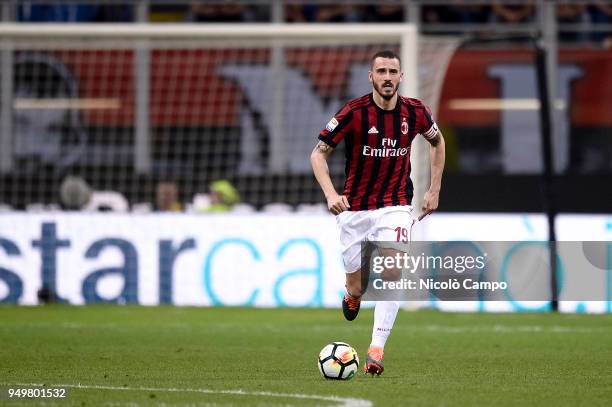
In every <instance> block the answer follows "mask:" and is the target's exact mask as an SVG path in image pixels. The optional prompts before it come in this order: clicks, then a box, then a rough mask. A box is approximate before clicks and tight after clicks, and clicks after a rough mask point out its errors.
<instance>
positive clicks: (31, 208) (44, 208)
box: [25, 202, 61, 212]
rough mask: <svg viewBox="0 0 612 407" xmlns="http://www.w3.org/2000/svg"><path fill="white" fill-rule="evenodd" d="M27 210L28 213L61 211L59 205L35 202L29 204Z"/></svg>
mask: <svg viewBox="0 0 612 407" xmlns="http://www.w3.org/2000/svg"><path fill="white" fill-rule="evenodd" d="M25 210H26V212H57V211H60V210H61V207H60V206H59V205H58V204H44V203H41V202H33V203H31V204H27V205H26V207H25Z"/></svg>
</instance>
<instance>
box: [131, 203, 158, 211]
mask: <svg viewBox="0 0 612 407" xmlns="http://www.w3.org/2000/svg"><path fill="white" fill-rule="evenodd" d="M152 211H153V205H152V204H151V203H150V202H137V203H135V204H133V205H132V213H149V212H152Z"/></svg>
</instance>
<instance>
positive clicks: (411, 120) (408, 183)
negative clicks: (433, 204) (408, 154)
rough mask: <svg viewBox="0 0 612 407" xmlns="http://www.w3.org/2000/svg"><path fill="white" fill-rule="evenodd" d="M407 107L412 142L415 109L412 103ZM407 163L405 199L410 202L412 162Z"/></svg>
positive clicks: (414, 127) (412, 186)
mask: <svg viewBox="0 0 612 407" xmlns="http://www.w3.org/2000/svg"><path fill="white" fill-rule="evenodd" d="M408 109H409V111H408V132H409V133H408V135H409V136H410V137H411V141H412V142H414V139H415V137H416V135H417V133H418V131H417V128H416V111H415V109H414V106H412V105H408ZM411 145H412V144H411ZM411 150H412V149H411ZM409 165H410V167H409V168H408V174H406V176H407V177H408V178H407V180H406V199H408V202H409V203H410V204H412V194H413V191H414V185H412V178H410V175H411V174H412V163H411V162H410V164H409Z"/></svg>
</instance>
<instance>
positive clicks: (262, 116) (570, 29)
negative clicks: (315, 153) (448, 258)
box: [0, 0, 612, 312]
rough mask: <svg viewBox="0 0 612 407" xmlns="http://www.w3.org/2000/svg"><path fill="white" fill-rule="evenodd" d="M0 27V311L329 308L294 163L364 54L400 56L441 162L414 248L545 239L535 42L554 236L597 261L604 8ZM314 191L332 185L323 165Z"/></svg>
mask: <svg viewBox="0 0 612 407" xmlns="http://www.w3.org/2000/svg"><path fill="white" fill-rule="evenodd" d="M0 7H1V11H2V23H1V24H0V33H1V36H0V39H1V41H0V46H1V55H0V58H1V60H0V79H1V81H0V118H1V128H0V211H1V212H0V225H1V226H0V247H2V249H3V250H0V266H1V267H0V302H9V303H11V302H12V303H21V304H35V303H38V302H39V301H46V300H47V299H48V297H49V296H51V297H57V298H56V299H58V300H60V301H62V300H67V301H69V302H71V303H77V304H80V303H94V302H111V303H140V304H148V305H154V304H160V303H162V304H163V303H171V304H179V305H182V304H185V305H244V304H246V305H256V306H285V305H290V306H303V305H308V306H332V307H333V306H338V305H339V298H340V297H339V293H340V292H341V290H342V288H343V278H344V276H343V273H342V267H341V260H340V252H339V246H338V245H339V243H338V242H337V238H336V236H337V231H336V226H335V222H334V219H333V217H331V216H330V215H328V214H327V213H326V207H325V205H324V204H323V202H324V201H323V197H322V194H321V192H320V190H319V188H318V185H317V184H316V182H315V180H314V178H313V176H312V175H311V171H310V166H309V162H308V156H309V153H310V151H311V149H312V147H313V145H314V144H315V142H316V136H317V134H318V132H319V131H320V129H321V128H322V127H323V126H324V125H325V123H326V122H327V121H328V120H329V118H330V117H331V116H332V115H333V114H334V113H335V112H336V111H337V110H338V109H339V107H340V106H341V104H342V103H344V102H345V101H346V100H348V99H349V98H352V97H356V96H359V95H361V94H364V93H366V92H368V91H369V88H368V82H367V78H366V76H365V75H366V72H367V67H368V61H369V57H370V56H371V55H372V54H373V53H374V52H375V51H376V50H378V49H380V48H381V47H390V48H393V49H396V50H397V51H399V52H402V55H404V56H409V57H410V56H411V57H412V58H409V59H408V60H406V59H405V60H404V61H403V63H404V70H405V71H406V72H407V75H408V79H409V80H407V81H406V82H405V84H404V85H405V88H404V90H405V91H406V93H407V94H408V95H410V96H419V97H421V98H423V99H424V100H426V101H427V102H428V103H429V104H430V105H431V106H432V108H433V110H434V115H435V117H436V119H437V121H438V123H439V124H440V125H441V126H442V130H443V132H444V135H445V138H446V143H447V162H446V169H445V175H444V181H443V187H442V192H441V198H440V208H439V212H438V213H437V214H435V215H434V216H432V217H430V218H429V219H427V220H426V221H425V222H423V223H422V224H421V225H420V230H419V238H422V239H431V240H456V239H463V240H466V239H467V240H517V241H521V240H534V239H536V240H537V239H540V240H546V239H547V237H548V236H547V227H546V216H545V215H544V213H545V211H546V209H547V208H548V207H549V205H548V204H547V203H546V201H545V194H544V193H543V183H542V179H543V171H544V162H543V159H542V156H543V154H542V148H541V141H540V134H541V133H540V128H541V124H542V123H541V121H540V116H539V113H538V112H539V108H540V102H539V99H538V93H537V85H536V70H535V67H534V58H535V57H534V55H535V54H534V47H533V42H532V41H530V40H529V39H528V38H529V37H534V36H535V37H538V38H539V40H538V42H539V43H540V44H541V45H542V47H543V48H544V49H546V50H547V51H548V60H547V64H546V73H547V78H548V83H549V85H550V96H551V100H552V101H554V102H553V103H552V106H553V109H552V111H551V117H552V118H553V120H552V130H553V132H552V144H553V150H552V151H553V155H552V157H553V164H554V165H553V167H554V174H553V176H552V178H551V179H550V181H549V186H550V187H551V188H552V197H553V203H554V207H555V211H557V212H559V216H558V217H557V237H558V238H559V239H561V240H604V241H609V240H611V239H610V238H611V237H612V215H611V212H612V211H611V210H612V188H611V187H610V186H611V185H612V115H610V111H612V77H611V76H610V75H609V72H610V70H611V69H612V52H611V49H612V2H609V1H603V0H601V1H598V0H593V1H561V0H559V1H550V0H539V1H511V0H505V1H497V2H485V1H467V0H465V1H459V0H457V1H454V0H446V1H444V0H431V1H430V0H423V1H367V0H364V1H358V0H355V1H314V0H311V1H306V0H304V1H301V0H291V1H289V0H287V1H272V0H252V1H234V2H226V1H218V2H216V1H206V2H204V1H202V2H197V1H187V0H185V1H179V0H177V1H155V0H150V1H144V0H141V1H136V0H133V1H128V0H123V1H120V0H117V1H85V0H83V1H59V0H57V1H44V2H42V1H16V0H15V1H11V0H7V1H3V2H2V4H1V6H0ZM362 24H363V25H362ZM329 27H332V28H329ZM411 27H413V28H411ZM328 28H329V31H328V32H327V31H326V32H324V31H325V30H328ZM345 28H346V29H347V30H354V31H353V32H352V34H349V36H348V37H347V35H346V33H345V34H340V31H338V32H337V33H335V32H334V30H343V29H345ZM302 29H303V30H304V31H303V32H302V34H299V32H298V31H297V30H302ZM410 29H413V30H414V31H410ZM223 30H225V31H223ZM241 30H242V31H241ZM292 30H293V31H292ZM309 30H310V31H309ZM403 30H405V31H406V32H408V34H402V33H404V31H403ZM317 31H319V33H318V34H317V33H316V32H317ZM359 31H361V33H359ZM411 32H413V33H414V35H413V34H410V33H411ZM339 150H341V149H339ZM419 168H421V169H424V168H427V163H419V164H418V165H417V168H416V170H417V174H416V175H417V176H418V170H419ZM330 169H331V172H332V175H333V178H334V180H335V182H336V185H337V187H338V188H339V187H341V184H342V178H343V172H344V168H343V152H342V151H337V152H336V153H335V154H334V155H333V159H332V162H331V167H330ZM420 187H421V188H423V186H422V184H420ZM100 212H103V213H100ZM162 212H163V213H162ZM212 212H215V213H214V214H213V213H212ZM217 212H223V213H221V214H219V213H217ZM608 274H609V272H608ZM606 276H607V274H606V273H602V276H601V278H602V281H604V282H605V281H607V280H605V279H606V278H607V277H606ZM602 284H603V283H602ZM608 284H609V283H608ZM41 287H42V288H45V289H46V291H44V290H43V292H42V293H41V292H40V288H41ZM41 294H42V296H41ZM435 306H439V305H435ZM475 309H480V308H475ZM508 309H514V308H512V306H509V308H508ZM536 309H539V306H538V307H537V308H536ZM566 310H568V311H576V310H589V311H608V312H609V311H610V305H609V303H608V304H605V305H602V304H599V305H596V306H593V308H588V307H587V308H585V307H584V306H582V307H577V306H576V305H575V304H573V305H570V306H568V308H567V309H566Z"/></svg>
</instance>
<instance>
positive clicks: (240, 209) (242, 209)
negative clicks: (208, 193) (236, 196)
mask: <svg viewBox="0 0 612 407" xmlns="http://www.w3.org/2000/svg"><path fill="white" fill-rule="evenodd" d="M230 212H231V213H254V212H257V209H256V208H255V207H254V206H253V205H251V204H248V203H238V204H236V205H234V207H233V208H232V210H231V211H230Z"/></svg>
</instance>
